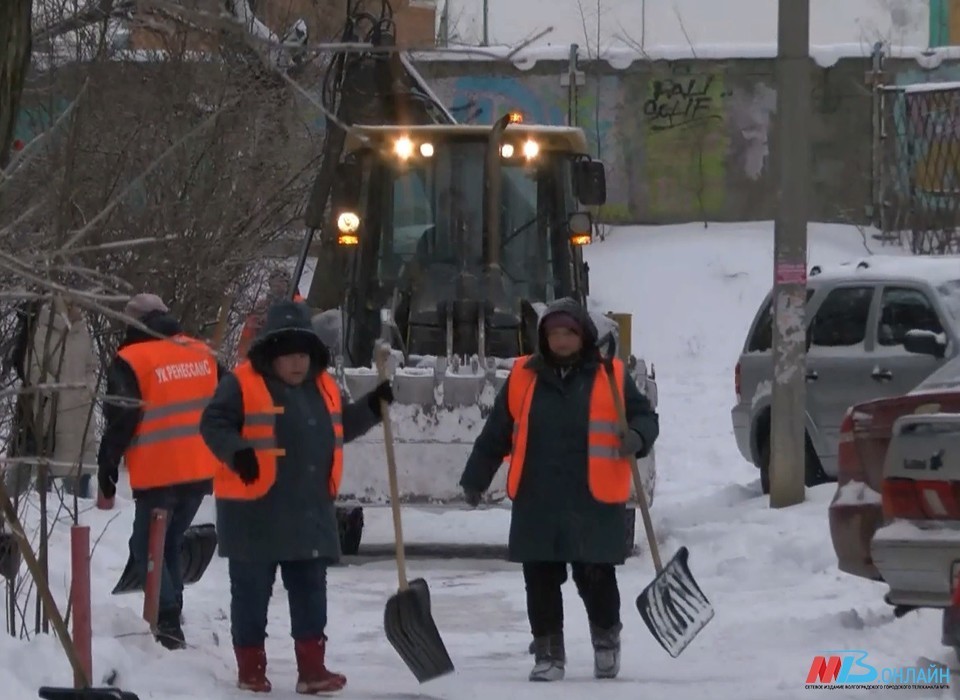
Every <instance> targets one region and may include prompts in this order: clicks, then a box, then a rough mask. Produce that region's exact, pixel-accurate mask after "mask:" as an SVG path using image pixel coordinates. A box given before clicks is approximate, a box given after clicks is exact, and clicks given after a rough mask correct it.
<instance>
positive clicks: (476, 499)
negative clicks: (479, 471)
mask: <svg viewBox="0 0 960 700" xmlns="http://www.w3.org/2000/svg"><path fill="white" fill-rule="evenodd" d="M481 498H483V494H482V493H481V492H480V491H474V490H473V489H467V488H465V489H464V490H463V500H465V501H466V502H467V505H468V506H470V507H471V508H476V507H477V506H478V505H480V499H481Z"/></svg>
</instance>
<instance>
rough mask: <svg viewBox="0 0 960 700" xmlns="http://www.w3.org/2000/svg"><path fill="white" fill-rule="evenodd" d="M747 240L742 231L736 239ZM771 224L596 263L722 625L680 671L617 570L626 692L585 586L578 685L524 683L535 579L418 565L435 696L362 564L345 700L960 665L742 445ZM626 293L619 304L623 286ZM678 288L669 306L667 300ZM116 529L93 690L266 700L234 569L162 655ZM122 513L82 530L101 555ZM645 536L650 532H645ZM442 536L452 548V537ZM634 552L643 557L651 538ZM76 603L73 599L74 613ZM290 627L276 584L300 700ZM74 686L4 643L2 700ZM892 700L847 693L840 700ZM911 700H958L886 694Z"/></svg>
mask: <svg viewBox="0 0 960 700" xmlns="http://www.w3.org/2000/svg"><path fill="white" fill-rule="evenodd" d="M737 228H739V229H740V231H739V232H738V231H737V230H736V229H737ZM769 231H770V226H769V225H768V224H761V225H757V224H751V225H747V226H741V227H731V226H711V229H709V230H707V231H705V230H704V229H703V228H702V225H695V226H692V227H669V228H665V229H627V230H620V231H617V233H616V234H615V235H614V236H613V237H612V238H611V239H610V240H608V241H607V242H606V243H603V244H600V245H597V246H595V247H594V249H593V250H592V251H591V255H590V263H591V269H592V273H593V274H592V277H593V279H592V284H593V289H594V294H595V296H596V297H597V299H598V300H599V302H600V304H601V305H603V306H602V308H603V309H604V310H606V309H616V310H622V311H630V312H632V313H633V314H634V329H635V330H634V334H635V337H634V347H635V351H637V350H639V351H640V352H639V353H638V354H642V355H643V356H645V357H646V358H647V359H649V360H653V361H654V362H655V363H656V367H657V377H658V382H659V388H660V415H661V426H662V432H661V438H660V441H659V442H658V445H657V454H658V472H659V483H658V492H657V502H656V505H655V507H654V513H653V515H654V521H655V525H656V531H657V534H658V540H659V541H660V543H661V547H662V550H663V554H664V558H666V557H668V556H670V555H672V554H673V552H674V551H676V549H677V548H678V547H679V546H680V545H687V546H688V547H689V549H690V565H691V569H692V571H693V573H694V575H695V576H696V578H697V580H698V581H699V583H700V586H701V588H702V589H703V590H704V592H705V593H706V594H707V596H709V597H710V599H711V601H712V603H713V605H714V607H715V609H716V617H715V618H714V620H713V621H712V622H711V623H710V624H709V625H708V626H707V627H706V628H705V630H704V631H703V632H702V633H701V635H700V636H699V637H698V638H697V639H696V640H695V641H694V642H693V644H692V645H691V646H690V647H689V648H688V649H687V650H686V651H685V652H684V653H683V655H682V656H681V657H680V658H678V659H671V658H670V657H669V656H668V655H667V654H666V653H665V652H664V651H663V650H662V649H661V648H660V647H659V646H658V645H657V644H656V642H655V641H654V640H653V638H652V637H651V636H650V634H649V633H648V632H647V630H646V628H645V627H644V626H643V623H642V621H641V619H640V617H639V615H638V614H637V611H636V609H635V607H634V602H633V601H634V599H635V598H636V595H637V594H638V593H639V592H640V591H641V590H642V589H643V587H644V586H645V585H647V583H649V582H650V580H651V579H652V577H653V575H654V571H653V566H652V563H651V562H650V560H649V558H648V557H646V556H644V555H643V554H641V556H640V557H635V558H632V559H631V560H629V561H628V563H627V564H626V565H625V566H623V567H622V568H621V569H619V577H620V583H621V591H622V595H623V618H624V623H625V629H624V632H623V672H622V674H621V677H620V678H619V679H618V680H616V681H612V682H610V681H605V682H602V683H601V682H598V681H594V679H593V678H592V654H591V650H590V645H589V635H588V628H587V621H586V616H585V614H584V612H583V608H582V605H581V604H580V601H579V599H578V598H577V596H576V591H575V588H574V587H573V584H572V582H570V583H568V584H567V586H565V589H564V594H565V605H566V618H567V620H566V630H567V640H568V641H567V654H568V667H567V680H565V681H564V682H563V683H560V684H553V685H550V684H544V685H539V684H531V683H528V682H527V681H526V674H527V672H528V671H529V668H530V663H531V660H530V657H529V656H528V655H527V653H526V647H527V644H528V642H529V629H528V626H527V621H526V614H525V602H524V590H523V582H522V577H521V574H520V571H519V568H518V567H516V566H514V565H511V564H507V563H504V562H499V561H484V560H476V559H451V560H440V561H438V560H423V559H417V560H413V561H411V562H410V564H409V566H410V571H409V574H410V576H411V577H417V576H422V577H424V578H425V579H426V580H427V582H428V584H429V586H430V590H431V593H432V599H433V613H434V617H435V619H436V621H437V624H438V627H439V629H440V631H441V634H442V636H443V638H444V640H445V642H446V645H447V648H448V650H449V652H450V655H451V657H452V658H453V660H454V663H455V664H456V666H457V672H456V674H454V675H451V676H448V677H445V678H442V679H439V680H437V681H434V682H431V683H428V684H425V685H424V686H419V685H418V684H417V683H416V681H415V680H414V679H413V677H412V675H411V674H410V673H409V672H408V671H407V669H406V668H405V667H404V666H403V664H402V662H401V661H400V659H399V657H398V656H397V655H396V653H395V652H394V651H393V649H392V648H391V647H390V646H389V644H388V643H387V642H386V641H385V639H384V637H383V634H382V624H383V621H382V616H383V606H384V603H385V602H386V599H387V598H388V597H389V596H390V595H391V594H392V593H393V592H395V590H396V587H397V579H396V570H395V568H394V567H393V564H392V561H389V560H387V561H384V560H374V561H370V560H366V561H360V562H358V563H355V564H350V565H346V566H341V567H337V568H335V569H332V570H331V571H330V573H329V582H330V590H329V604H330V625H329V628H328V634H329V636H330V643H329V644H330V647H329V655H328V657H329V663H330V665H331V667H332V668H334V669H335V670H338V671H341V672H343V673H345V674H346V675H347V677H348V679H349V681H348V686H347V688H346V690H345V691H344V692H343V693H342V697H344V698H449V699H453V700H469V699H471V698H481V697H482V698H489V697H496V696H497V695H498V694H500V695H504V696H505V695H506V694H507V693H509V694H510V695H511V696H513V697H517V698H524V699H526V698H552V699H554V700H557V699H564V698H569V699H572V698H583V697H587V696H589V695H591V694H597V695H598V696H600V697H603V698H604V699H609V700H620V699H621V698H622V699H624V700H626V699H627V698H629V699H630V700H634V699H636V698H663V697H667V695H668V694H671V695H672V694H678V695H680V696H683V697H691V698H692V697H697V698H701V697H710V698H718V699H721V698H723V699H725V698H731V699H734V698H735V699H737V700H747V699H751V698H756V699H757V700H761V699H762V700H768V699H770V698H778V699H779V698H800V697H810V696H811V691H808V690H805V689H804V680H805V678H806V675H807V673H808V671H809V669H810V665H811V662H812V660H813V657H814V655H816V654H822V653H823V652H824V651H825V650H830V649H834V650H836V649H862V650H865V651H867V652H868V653H869V657H870V659H869V660H870V662H871V663H873V664H874V665H875V666H877V667H878V668H879V667H900V666H912V665H914V664H915V663H916V662H917V659H918V657H920V656H927V657H930V658H931V659H934V660H940V661H947V660H949V658H950V656H949V650H947V649H945V648H943V647H941V646H940V644H939V634H940V631H939V625H940V616H939V614H937V613H935V612H933V611H923V612H920V613H912V614H910V615H908V616H907V617H905V618H904V619H901V620H894V618H893V615H892V612H891V610H890V608H889V607H888V606H887V605H885V604H884V603H883V601H882V596H883V593H884V592H885V588H884V586H882V585H880V584H875V583H870V582H865V581H860V580H858V579H854V578H852V577H850V576H847V575H844V574H841V573H839V572H838V571H837V568H836V560H835V556H834V553H833V549H832V547H831V544H830V537H829V532H828V526H827V516H826V507H827V504H828V502H829V500H830V498H831V495H832V492H833V489H834V487H833V486H832V485H824V486H821V487H818V488H815V489H810V490H808V500H807V501H806V502H805V503H804V504H802V505H800V506H797V507H795V508H791V509H787V510H781V511H774V510H771V509H770V508H769V507H768V505H767V501H766V499H764V498H762V497H761V496H760V487H759V482H758V479H757V472H756V470H755V469H754V468H753V467H752V466H750V465H748V464H746V463H744V461H743V460H742V458H741V457H740V455H739V453H738V452H737V449H736V446H735V444H734V440H733V436H732V434H731V429H730V419H729V409H730V406H731V404H732V402H733V398H734V397H733V366H734V364H735V363H736V359H737V354H738V352H739V348H740V346H741V344H742V341H743V335H744V333H745V331H746V327H747V325H748V323H749V321H750V318H751V317H752V315H753V313H754V311H755V307H756V305H757V304H758V303H759V301H760V299H761V298H762V296H763V294H764V293H765V292H766V290H767V289H768V286H769V283H770V277H771V271H770V269H769V267H770V259H771V257H770V256H771V250H772V237H771V236H770V234H769ZM812 241H813V243H812V252H811V263H815V262H823V261H830V260H835V259H839V258H843V259H847V258H849V257H850V256H852V255H861V254H862V253H863V246H862V241H861V238H860V235H859V233H858V232H856V231H852V230H848V229H843V228H841V227H816V226H814V227H812ZM614 285H618V286H614ZM668 288H669V293H667V294H665V293H663V291H664V290H665V289H668ZM129 505H130V504H129V503H121V510H120V512H119V516H118V517H117V519H116V520H115V521H114V522H112V523H111V524H110V525H109V528H108V530H107V534H106V535H105V536H104V538H103V541H102V542H101V543H100V544H99V546H98V549H97V551H96V553H95V555H94V568H95V576H96V580H95V581H94V608H95V617H96V622H95V628H94V633H95V637H96V639H95V648H94V663H95V675H96V676H97V679H98V680H99V679H100V678H102V676H103V675H104V674H105V673H106V672H108V671H109V670H110V669H116V670H117V671H118V673H119V676H118V679H119V683H120V684H121V685H122V686H123V687H125V688H126V689H129V690H133V691H135V692H137V693H139V695H140V697H141V698H157V699H158V700H160V699H163V700H178V699H182V700H187V699H190V700H193V699H200V698H203V699H207V698H240V697H245V698H250V697H251V696H249V695H246V694H242V693H238V692H237V691H236V690H234V689H233V688H232V687H231V686H232V683H233V679H234V673H235V667H234V662H233V658H232V651H231V648H230V644H229V622H228V619H227V614H226V613H227V609H228V604H229V593H228V586H227V581H226V568H225V566H224V564H223V562H221V561H220V560H215V561H214V563H213V565H212V566H211V569H210V570H209V572H208V574H207V575H206V576H205V578H204V580H203V581H201V582H200V583H199V584H197V585H196V586H194V587H192V588H191V589H188V591H187V596H186V599H187V620H186V625H185V630H186V633H187V636H188V641H189V642H190V643H191V648H190V649H189V650H188V651H186V652H176V653H171V652H165V651H164V650H162V649H160V648H159V647H158V646H157V645H156V644H154V642H153V641H152V640H151V639H150V638H149V637H148V636H147V635H146V634H145V627H144V624H143V623H142V622H141V621H140V620H139V616H138V608H139V606H140V604H141V601H140V599H139V598H138V597H137V596H128V597H125V598H120V599H118V598H111V597H110V595H109V590H110V588H111V587H112V583H113V581H114V580H115V579H116V577H117V576H118V575H119V573H120V570H121V568H122V566H123V562H124V559H125V557H126V538H127V536H128V533H129V526H130V516H131V510H130V507H129ZM114 515H115V514H114V513H100V512H97V511H92V512H88V513H85V514H84V516H83V520H84V522H85V523H86V524H89V525H90V526H91V528H92V532H93V537H94V538H96V536H97V535H99V533H100V532H101V530H102V529H103V528H104V526H105V525H106V524H107V523H108V521H109V520H110V519H111V518H112V517H114ZM404 517H405V520H404V528H405V531H407V532H408V533H409V535H410V538H411V539H412V540H414V541H417V542H429V541H435V540H437V539H440V537H443V538H445V539H448V541H454V542H458V543H466V542H474V543H484V544H491V545H499V544H502V543H503V542H505V541H506V534H507V526H508V522H509V520H508V519H509V513H508V512H505V511H487V512H478V513H471V512H455V513H449V514H445V515H437V514H432V513H422V512H416V511H405V514H404ZM366 519H367V531H366V535H365V539H366V541H367V542H373V543H379V544H381V545H382V544H386V543H388V542H389V541H390V537H391V535H390V527H391V525H390V518H389V512H388V511H384V510H379V511H368V512H367V514H366ZM638 526H639V523H638ZM64 532H65V529H64V528H63V527H60V529H59V530H58V532H57V534H55V536H54V543H53V550H54V558H55V561H54V564H53V567H54V570H55V575H54V577H53V583H54V587H55V589H57V591H58V595H61V596H62V591H63V590H64V589H65V583H64V582H65V569H66V566H65V562H66V553H67V548H66V541H65V537H64ZM438 535H439V537H438ZM638 542H639V543H640V544H641V549H642V550H643V549H645V543H644V537H643V534H642V531H640V532H638ZM61 599H62V598H61ZM288 624H289V623H288V613H287V608H286V601H285V596H284V595H283V589H282V585H281V584H280V583H279V581H278V583H277V588H276V589H275V593H274V599H273V603H272V606H271V612H270V628H269V631H270V633H271V634H272V636H271V638H270V639H269V640H268V644H267V651H268V655H269V657H270V665H269V669H268V674H269V676H270V677H271V680H272V681H273V684H274V689H275V690H274V693H273V694H272V696H271V697H280V698H286V697H289V698H293V697H294V694H293V692H292V688H293V685H294V682H295V669H294V665H293V660H292V659H293V655H292V645H291V642H290V640H289V636H288V629H289V626H288ZM69 682H70V674H69V671H68V669H67V666H66V664H65V662H64V661H63V659H62V654H61V653H59V651H58V650H57V648H56V644H55V642H54V640H52V639H41V640H39V641H34V642H30V643H24V642H15V641H13V640H11V639H10V638H0V688H2V689H3V691H2V692H0V697H2V698H3V699H4V700H7V699H8V698H9V699H10V700H20V699H21V698H22V699H23V700H26V698H33V697H36V688H37V687H38V686H39V685H41V684H42V683H59V684H68V683H69ZM878 694H884V693H883V692H882V691H865V690H849V691H842V690H833V691H831V692H830V697H832V698H838V697H842V698H846V697H851V698H853V697H865V696H866V695H869V696H870V697H873V696H876V695H878ZM888 694H889V695H891V696H895V697H897V698H914V697H920V698H929V697H954V696H953V691H952V690H951V691H931V692H924V691H890V692H889V693H888Z"/></svg>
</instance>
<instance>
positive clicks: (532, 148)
mask: <svg viewBox="0 0 960 700" xmlns="http://www.w3.org/2000/svg"><path fill="white" fill-rule="evenodd" d="M539 154H540V144H539V143H537V142H536V141H534V140H532V139H531V140H530V141H527V142H526V143H525V144H523V157H524V158H526V159H527V160H533V159H534V158H536V157H537V156H538V155H539Z"/></svg>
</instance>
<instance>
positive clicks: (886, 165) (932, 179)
mask: <svg viewBox="0 0 960 700" xmlns="http://www.w3.org/2000/svg"><path fill="white" fill-rule="evenodd" d="M880 109H881V115H880V117H881V118H880V125H881V133H880V161H881V162H880V165H881V167H880V173H879V175H880V179H881V182H880V195H881V197H882V200H881V203H882V206H881V212H880V222H881V230H882V232H883V238H884V240H885V241H888V242H899V243H901V244H903V245H905V246H906V247H908V248H909V249H910V250H911V251H912V252H913V253H915V254H918V255H945V254H950V253H960V83H921V84H916V85H908V86H896V87H893V86H886V87H883V88H882V90H881V99H880Z"/></svg>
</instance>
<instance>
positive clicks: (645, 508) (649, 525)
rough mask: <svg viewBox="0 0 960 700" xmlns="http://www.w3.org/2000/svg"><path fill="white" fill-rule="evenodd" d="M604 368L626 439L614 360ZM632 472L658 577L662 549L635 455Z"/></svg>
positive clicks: (624, 420)
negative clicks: (658, 543) (654, 528)
mask: <svg viewBox="0 0 960 700" xmlns="http://www.w3.org/2000/svg"><path fill="white" fill-rule="evenodd" d="M603 368H604V370H605V372H606V375H607V381H608V382H609V383H610V393H611V394H613V405H614V407H615V408H616V409H617V422H618V423H619V424H620V434H621V435H623V436H624V437H625V436H626V434H627V431H628V430H629V429H630V426H629V425H628V424H627V413H626V411H625V410H624V408H623V399H622V398H621V396H620V391H621V387H618V386H617V378H616V376H614V372H613V360H612V358H605V359H604V360H603ZM629 459H630V471H631V472H632V473H633V487H634V489H635V490H636V492H637V503H639V504H640V516H641V517H642V518H643V529H644V530H645V531H646V533H647V543H648V544H649V545H650V556H652V557H653V565H654V566H655V567H656V569H657V575H659V574H660V572H661V571H663V562H662V561H660V548H659V547H658V546H657V538H656V536H655V535H654V532H653V520H652V519H651V518H650V506H649V505H647V494H646V493H645V492H644V490H643V479H642V477H641V476H640V465H639V464H637V458H636V456H635V455H630V457H629Z"/></svg>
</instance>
